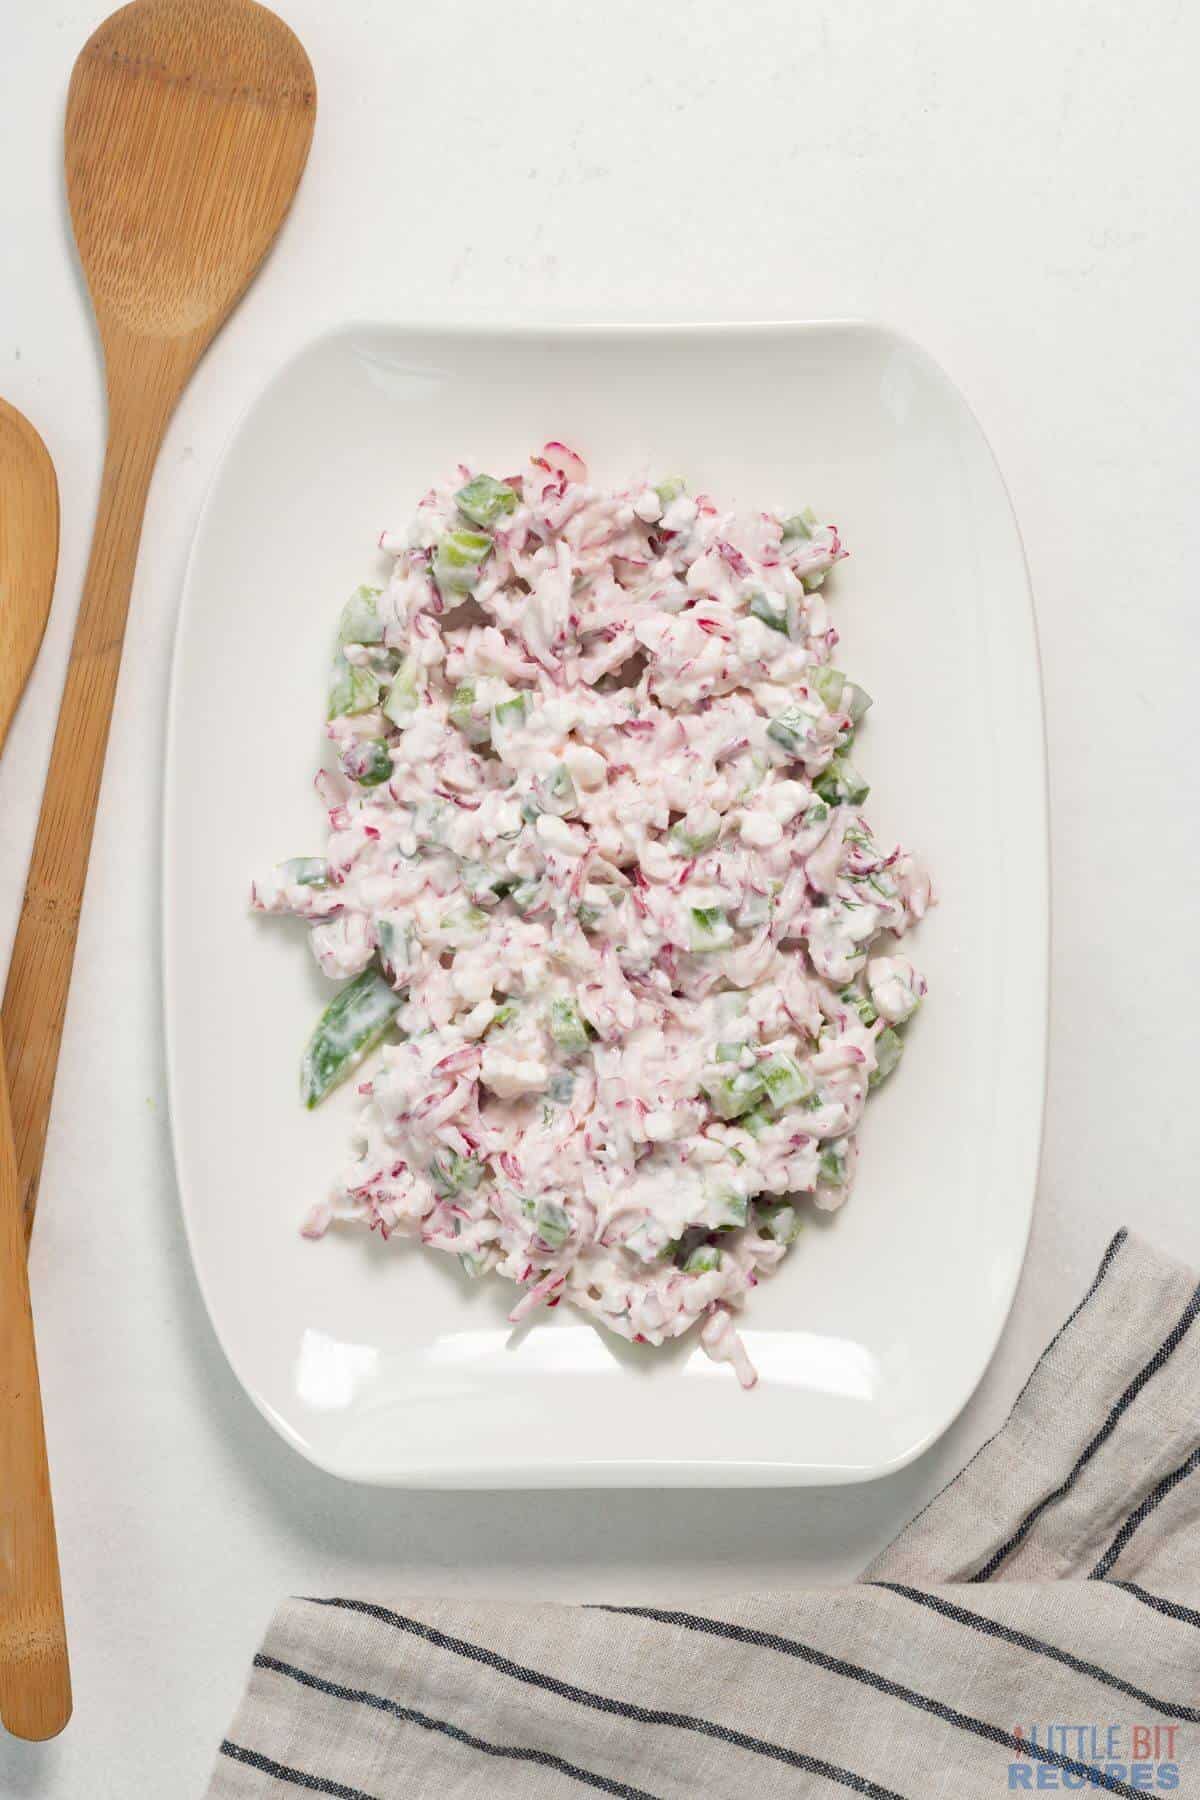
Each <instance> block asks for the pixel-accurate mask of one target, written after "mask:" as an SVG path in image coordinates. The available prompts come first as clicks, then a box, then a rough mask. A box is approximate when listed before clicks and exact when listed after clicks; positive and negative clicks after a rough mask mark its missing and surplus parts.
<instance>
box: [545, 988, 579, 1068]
mask: <svg viewBox="0 0 1200 1800" xmlns="http://www.w3.org/2000/svg"><path fill="white" fill-rule="evenodd" d="M550 1036H551V1037H552V1038H553V1039H554V1041H555V1043H556V1044H557V1045H558V1047H559V1049H560V1050H564V1051H566V1053H567V1055H568V1056H577V1055H578V1054H579V1052H580V1051H581V1050H586V1049H587V1047H588V1034H587V1026H586V1025H585V1024H584V1022H583V1017H582V1015H581V1013H580V1011H579V1008H578V1006H576V1004H575V1002H574V1000H565V999H558V1000H551V1002H550Z"/></svg>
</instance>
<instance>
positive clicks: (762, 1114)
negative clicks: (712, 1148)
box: [738, 1106, 775, 1138]
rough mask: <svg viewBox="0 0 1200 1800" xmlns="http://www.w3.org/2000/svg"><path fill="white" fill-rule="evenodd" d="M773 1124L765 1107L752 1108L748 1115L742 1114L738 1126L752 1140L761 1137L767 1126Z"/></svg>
mask: <svg viewBox="0 0 1200 1800" xmlns="http://www.w3.org/2000/svg"><path fill="white" fill-rule="evenodd" d="M774 1123H775V1121H774V1119H773V1118H772V1117H771V1115H770V1113H769V1112H768V1111H767V1109H766V1107H765V1106H752V1107H751V1108H750V1111H749V1112H748V1113H743V1114H742V1116H741V1118H740V1119H739V1120H738V1124H739V1125H740V1126H741V1128H742V1130H743V1131H748V1132H749V1133H750V1136H751V1137H753V1138H756V1137H761V1136H762V1134H763V1132H764V1131H766V1129H767V1127H768V1126H769V1125H773V1124H774Z"/></svg>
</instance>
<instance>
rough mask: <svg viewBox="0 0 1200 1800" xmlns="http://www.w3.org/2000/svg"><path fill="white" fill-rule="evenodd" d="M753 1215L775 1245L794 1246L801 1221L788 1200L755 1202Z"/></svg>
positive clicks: (801, 1224) (800, 1227)
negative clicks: (773, 1240)
mask: <svg viewBox="0 0 1200 1800" xmlns="http://www.w3.org/2000/svg"><path fill="white" fill-rule="evenodd" d="M754 1211H755V1215H756V1217H757V1218H758V1220H759V1222H760V1224H762V1225H763V1226H764V1227H765V1228H766V1230H767V1231H768V1232H769V1233H770V1235H771V1236H772V1237H773V1238H774V1239H775V1242H776V1243H777V1244H794V1243H795V1241H796V1239H797V1238H798V1237H799V1235H800V1232H801V1229H802V1227H803V1221H802V1219H801V1217H800V1214H799V1213H798V1212H797V1210H796V1208H795V1207H794V1206H793V1205H792V1203H791V1201H790V1200H756V1201H755V1203H754Z"/></svg>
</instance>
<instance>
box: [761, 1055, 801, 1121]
mask: <svg viewBox="0 0 1200 1800" xmlns="http://www.w3.org/2000/svg"><path fill="white" fill-rule="evenodd" d="M758 1073H759V1075H760V1076H761V1077H762V1084H763V1086H764V1087H765V1088H766V1090H767V1099H768V1100H769V1101H770V1103H771V1105H772V1106H773V1107H774V1108H775V1111H776V1112H786V1111H787V1109H788V1107H789V1106H799V1105H800V1104H801V1103H802V1102H803V1101H805V1100H807V1099H808V1098H809V1096H810V1094H811V1093H812V1091H813V1087H814V1082H813V1078H812V1076H811V1075H810V1074H809V1072H808V1070H807V1069H802V1068H801V1067H800V1064H799V1063H798V1062H796V1061H794V1059H793V1058H792V1057H790V1056H782V1055H781V1056H772V1057H769V1058H768V1059H767V1061H766V1062H763V1063H759V1065H758Z"/></svg>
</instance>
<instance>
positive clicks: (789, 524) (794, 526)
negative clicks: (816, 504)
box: [783, 506, 820, 544]
mask: <svg viewBox="0 0 1200 1800" xmlns="http://www.w3.org/2000/svg"><path fill="white" fill-rule="evenodd" d="M819 524H820V520H819V519H818V518H817V515H816V513H815V512H814V511H813V509H812V507H811V506H806V507H805V508H804V511H803V512H798V513H793V514H792V516H791V518H790V519H784V521H783V541H784V543H785V544H800V543H803V542H804V540H805V539H806V538H810V537H811V536H812V534H813V532H814V531H815V530H816V529H817V526H818V525H819Z"/></svg>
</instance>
